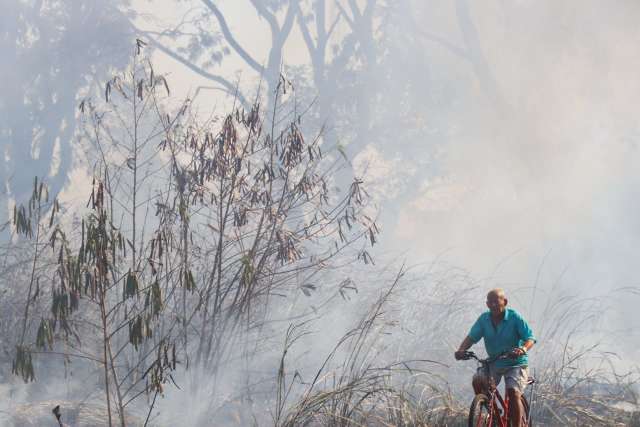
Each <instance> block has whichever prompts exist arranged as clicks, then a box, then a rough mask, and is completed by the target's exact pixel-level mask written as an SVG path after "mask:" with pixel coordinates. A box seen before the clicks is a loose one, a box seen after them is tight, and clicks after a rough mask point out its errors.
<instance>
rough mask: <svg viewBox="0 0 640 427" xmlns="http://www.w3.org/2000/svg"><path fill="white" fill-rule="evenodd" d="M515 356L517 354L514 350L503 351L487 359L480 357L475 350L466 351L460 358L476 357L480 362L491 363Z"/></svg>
mask: <svg viewBox="0 0 640 427" xmlns="http://www.w3.org/2000/svg"><path fill="white" fill-rule="evenodd" d="M515 358H516V356H515V355H514V353H513V350H507V351H503V352H502V353H500V354H498V355H497V356H494V357H488V358H486V359H480V358H479V357H478V356H477V355H476V354H475V353H474V352H473V351H465V352H464V355H463V356H462V357H461V358H460V360H469V359H476V360H477V361H478V362H480V363H491V362H495V361H496V360H500V359H515Z"/></svg>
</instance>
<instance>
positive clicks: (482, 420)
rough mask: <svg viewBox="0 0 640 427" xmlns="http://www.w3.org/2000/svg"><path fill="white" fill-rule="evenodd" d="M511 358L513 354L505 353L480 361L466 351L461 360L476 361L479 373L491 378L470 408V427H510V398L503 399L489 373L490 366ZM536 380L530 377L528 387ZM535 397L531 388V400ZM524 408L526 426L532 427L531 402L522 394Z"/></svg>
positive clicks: (472, 353) (470, 352)
mask: <svg viewBox="0 0 640 427" xmlns="http://www.w3.org/2000/svg"><path fill="white" fill-rule="evenodd" d="M510 356H511V352H510V351H509V352H504V353H502V354H500V355H498V356H496V357H490V358H487V359H480V358H479V357H478V356H476V354H475V353H474V352H472V351H466V352H465V353H464V356H463V357H462V358H461V360H469V359H475V360H476V361H477V362H478V365H479V366H478V371H482V373H483V374H486V376H487V377H489V385H488V387H487V388H486V389H485V390H484V391H485V393H479V394H476V396H475V397H474V398H473V401H472V402H471V407H470V408H469V427H482V426H486V427H510V425H511V423H510V422H509V396H505V398H504V399H503V398H502V395H501V394H500V391H499V390H498V387H496V385H495V382H494V381H493V378H491V376H490V375H488V373H489V364H490V363H492V362H494V361H496V360H498V359H507V358H509V357H510ZM534 383H535V379H534V378H532V377H529V378H528V379H527V385H533V384H534ZM532 396H533V387H532V388H531V394H530V398H531V397H532ZM521 399H522V407H523V409H524V425H525V427H531V426H532V423H531V413H530V412H529V409H530V408H529V402H528V401H527V399H526V398H525V396H524V394H522V397H521Z"/></svg>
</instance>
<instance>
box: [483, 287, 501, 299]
mask: <svg viewBox="0 0 640 427" xmlns="http://www.w3.org/2000/svg"><path fill="white" fill-rule="evenodd" d="M500 297H502V298H505V295H504V289H502V288H493V289H491V290H490V291H489V292H487V300H489V299H491V298H500Z"/></svg>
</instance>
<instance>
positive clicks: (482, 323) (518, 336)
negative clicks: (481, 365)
mask: <svg viewBox="0 0 640 427" xmlns="http://www.w3.org/2000/svg"><path fill="white" fill-rule="evenodd" d="M469 338H471V341H473V343H474V344H475V343H477V342H478V341H480V339H484V346H485V348H486V350H487V354H488V355H489V357H495V356H498V355H499V354H501V353H503V352H505V351H509V350H511V349H513V348H515V347H520V346H521V345H522V344H524V342H525V341H528V340H533V341H535V340H536V339H535V337H534V335H533V331H532V330H531V328H530V327H529V324H528V323H527V321H526V320H524V318H523V317H522V316H521V315H520V313H518V312H517V311H515V310H512V309H510V308H507V309H506V310H505V313H504V318H503V319H502V321H501V322H500V324H498V326H497V327H495V326H494V325H493V322H491V312H489V311H487V312H485V313H482V314H481V315H480V317H478V320H476V323H474V324H473V326H472V327H471V330H470V331H469ZM528 364H529V358H528V356H527V355H526V354H524V355H522V356H520V357H518V358H517V359H500V360H497V361H496V362H495V366H496V367H498V368H502V367H509V366H527V365H528Z"/></svg>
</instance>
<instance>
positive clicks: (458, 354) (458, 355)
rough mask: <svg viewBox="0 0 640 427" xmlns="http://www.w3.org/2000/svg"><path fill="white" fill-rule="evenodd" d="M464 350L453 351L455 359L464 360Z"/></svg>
mask: <svg viewBox="0 0 640 427" xmlns="http://www.w3.org/2000/svg"><path fill="white" fill-rule="evenodd" d="M466 352H467V351H466V350H458V351H456V352H455V353H453V356H454V357H455V358H456V360H464V354H465V353H466Z"/></svg>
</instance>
